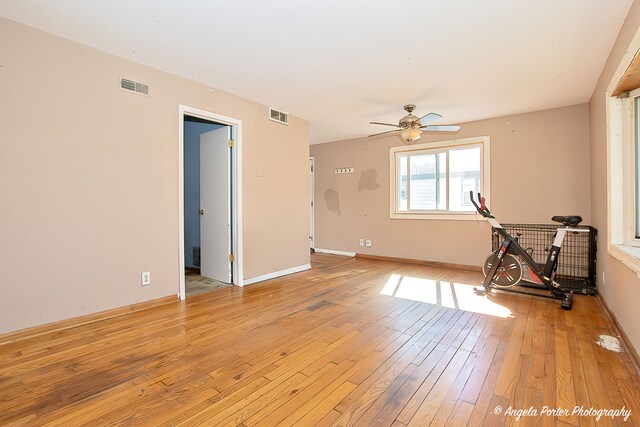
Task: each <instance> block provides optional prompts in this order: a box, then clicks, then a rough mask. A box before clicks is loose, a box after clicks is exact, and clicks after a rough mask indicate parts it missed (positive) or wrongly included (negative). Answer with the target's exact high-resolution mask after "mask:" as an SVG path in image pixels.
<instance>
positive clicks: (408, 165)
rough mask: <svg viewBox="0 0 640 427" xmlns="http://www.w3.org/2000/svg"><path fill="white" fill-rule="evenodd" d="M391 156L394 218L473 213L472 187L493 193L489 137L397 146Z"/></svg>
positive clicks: (458, 216) (457, 216) (461, 216)
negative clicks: (489, 175) (490, 178)
mask: <svg viewBox="0 0 640 427" xmlns="http://www.w3.org/2000/svg"><path fill="white" fill-rule="evenodd" d="M390 162H391V165H390V166H391V167H390V170H391V181H390V182H391V183H392V185H391V218H408V219H433V218H436V219H473V218H474V217H475V216H473V215H472V214H473V213H475V208H474V207H473V204H471V201H470V200H469V192H470V191H473V192H474V193H478V192H482V193H483V195H485V198H487V196H488V192H489V191H488V190H489V185H488V182H489V178H488V165H489V138H488V137H480V138H468V139H464V140H453V141H445V142H437V143H425V144H416V145H410V146H401V147H392V148H391V150H390ZM485 193H486V194H485ZM470 214H471V215H470Z"/></svg>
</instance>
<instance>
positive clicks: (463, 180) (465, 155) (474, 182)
mask: <svg viewBox="0 0 640 427" xmlns="http://www.w3.org/2000/svg"><path fill="white" fill-rule="evenodd" d="M449 170H450V172H449V210H450V211H473V210H474V207H473V205H472V204H471V201H470V200H469V191H473V192H474V193H477V192H479V191H480V147H471V148H464V149H458V150H451V151H449Z"/></svg>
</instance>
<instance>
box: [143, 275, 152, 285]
mask: <svg viewBox="0 0 640 427" xmlns="http://www.w3.org/2000/svg"><path fill="white" fill-rule="evenodd" d="M150 284H151V272H150V271H145V272H144V273H142V286H149V285H150Z"/></svg>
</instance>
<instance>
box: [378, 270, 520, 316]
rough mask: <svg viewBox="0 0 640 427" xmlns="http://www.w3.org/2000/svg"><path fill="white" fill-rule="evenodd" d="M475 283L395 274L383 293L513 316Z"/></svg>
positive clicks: (481, 312)
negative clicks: (481, 293) (482, 292)
mask: <svg viewBox="0 0 640 427" xmlns="http://www.w3.org/2000/svg"><path fill="white" fill-rule="evenodd" d="M473 288H474V286H473V285H468V284H465V283H453V282H444V281H440V280H431V279H423V278H420V277H412V276H404V275H401V274H392V275H391V276H390V277H389V280H387V283H386V284H385V285H384V288H382V291H381V292H380V294H382V295H388V296H392V297H397V298H403V299H410V300H413V301H420V302H426V303H429V304H437V305H440V306H442V307H451V308H457V309H460V310H464V311H471V312H474V313H480V314H488V315H490V316H496V317H509V316H511V310H509V309H508V308H506V307H504V306H502V305H500V304H497V303H495V302H493V301H491V300H489V299H488V297H487V296H486V295H485V296H480V295H476V293H475V291H474V290H473Z"/></svg>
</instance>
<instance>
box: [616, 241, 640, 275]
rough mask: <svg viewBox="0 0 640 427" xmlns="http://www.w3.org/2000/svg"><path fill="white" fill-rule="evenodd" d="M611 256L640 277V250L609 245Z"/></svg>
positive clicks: (633, 247)
mask: <svg viewBox="0 0 640 427" xmlns="http://www.w3.org/2000/svg"><path fill="white" fill-rule="evenodd" d="M609 255H611V256H612V257H614V258H615V259H617V260H618V261H620V262H622V263H623V264H624V265H626V266H627V267H629V268H630V269H632V270H633V271H635V272H636V274H638V277H640V248H638V247H635V246H627V245H609Z"/></svg>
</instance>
